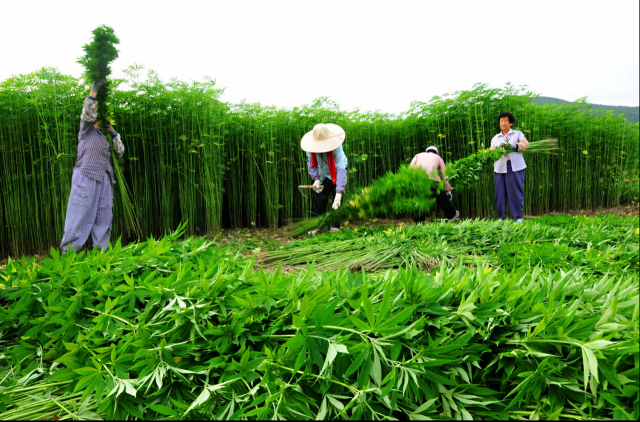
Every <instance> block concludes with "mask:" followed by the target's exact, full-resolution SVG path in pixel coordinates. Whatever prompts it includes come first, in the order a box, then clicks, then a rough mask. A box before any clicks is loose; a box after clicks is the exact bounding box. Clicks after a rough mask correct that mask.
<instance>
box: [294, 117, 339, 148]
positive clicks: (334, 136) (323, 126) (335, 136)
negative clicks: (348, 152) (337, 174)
mask: <svg viewBox="0 0 640 422" xmlns="http://www.w3.org/2000/svg"><path fill="white" fill-rule="evenodd" d="M344 137H345V133H344V129H342V128H341V127H340V126H338V125H334V124H333V123H318V124H317V125H315V126H314V127H313V130H312V131H310V132H308V133H307V134H305V135H304V136H303V137H302V140H301V141H300V147H301V148H302V149H303V150H304V151H307V152H329V151H333V150H334V149H336V148H338V147H339V146H340V145H342V143H343V142H344Z"/></svg>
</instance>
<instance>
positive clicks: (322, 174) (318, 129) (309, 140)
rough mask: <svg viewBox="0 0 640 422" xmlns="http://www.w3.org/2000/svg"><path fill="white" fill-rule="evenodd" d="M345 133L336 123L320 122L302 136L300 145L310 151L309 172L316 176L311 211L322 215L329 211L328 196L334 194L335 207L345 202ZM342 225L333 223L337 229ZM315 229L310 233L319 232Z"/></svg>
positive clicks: (335, 208)
mask: <svg viewBox="0 0 640 422" xmlns="http://www.w3.org/2000/svg"><path fill="white" fill-rule="evenodd" d="M344 138H345V133H344V129H342V128H341V127H340V126H338V125H334V124H333V123H326V124H324V123H319V124H317V125H315V126H314V127H313V130H312V131H310V132H308V133H307V134H305V135H304V136H303V137H302V140H301V141H300V147H302V149H303V150H304V151H306V152H307V157H308V159H309V161H308V162H307V167H308V168H309V175H310V176H311V177H312V178H313V180H314V182H313V191H314V192H313V198H312V204H311V213H312V214H313V215H314V216H319V215H322V214H324V213H326V212H327V205H328V204H329V197H330V196H331V195H334V198H333V205H332V208H333V209H334V210H337V209H338V208H340V203H341V202H342V192H344V188H345V187H346V186H347V156H346V155H345V153H344V151H343V149H342V143H343V142H344ZM338 230H339V225H336V226H332V227H331V228H330V231H331V232H337V231H338ZM317 232H318V230H313V231H311V232H309V234H316V233H317Z"/></svg>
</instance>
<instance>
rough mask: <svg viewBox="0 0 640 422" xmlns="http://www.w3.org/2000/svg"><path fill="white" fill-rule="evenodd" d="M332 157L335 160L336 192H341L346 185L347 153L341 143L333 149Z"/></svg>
mask: <svg viewBox="0 0 640 422" xmlns="http://www.w3.org/2000/svg"><path fill="white" fill-rule="evenodd" d="M333 159H334V160H335V161H336V193H342V192H343V191H344V188H345V187H346V186H347V164H348V160H347V155H346V154H345V153H344V150H343V149H342V145H340V146H339V147H338V148H336V149H334V150H333Z"/></svg>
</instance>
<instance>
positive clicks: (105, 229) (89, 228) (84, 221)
mask: <svg viewBox="0 0 640 422" xmlns="http://www.w3.org/2000/svg"><path fill="white" fill-rule="evenodd" d="M112 206H113V187H112V186H111V179H110V178H109V175H108V174H107V172H105V173H104V178H103V179H102V181H101V182H98V181H96V180H93V179H91V178H89V177H87V176H85V175H84V173H82V172H81V171H80V170H78V169H73V175H72V177H71V194H70V195H69V204H68V205H67V216H66V218H65V220H64V236H63V237H62V241H61V242H60V249H62V250H63V252H66V251H67V249H68V248H69V247H72V248H74V249H75V250H76V251H79V250H80V248H82V246H84V244H85V242H86V241H87V239H88V238H89V235H91V237H92V238H93V246H95V247H97V248H99V249H102V250H103V251H105V250H107V247H108V246H109V237H110V236H111V222H112V220H113V211H112Z"/></svg>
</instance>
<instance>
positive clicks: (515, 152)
mask: <svg viewBox="0 0 640 422" xmlns="http://www.w3.org/2000/svg"><path fill="white" fill-rule="evenodd" d="M498 122H499V124H500V130H501V132H500V133H498V134H497V135H496V136H494V137H493V139H492V140H491V149H496V148H498V147H501V148H506V149H507V150H509V151H511V152H509V153H508V154H507V155H506V156H505V157H502V158H501V159H499V160H498V161H496V162H495V163H494V165H493V171H494V173H493V178H494V182H495V204H496V211H498V215H499V216H500V220H501V221H502V220H504V219H505V218H507V211H506V203H507V201H509V215H510V216H511V217H515V219H516V223H522V208H523V206H524V169H525V168H527V165H526V164H525V163H524V158H523V157H522V151H524V150H526V149H527V148H529V141H527V139H526V138H525V137H524V134H523V133H522V132H520V131H519V130H513V129H511V127H512V126H513V123H514V122H515V118H514V117H513V114H511V113H509V112H508V111H507V112H504V113H500V115H499V116H498Z"/></svg>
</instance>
